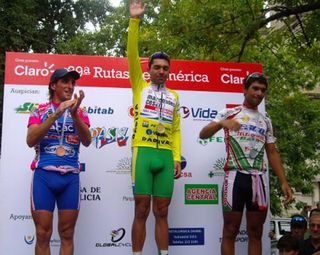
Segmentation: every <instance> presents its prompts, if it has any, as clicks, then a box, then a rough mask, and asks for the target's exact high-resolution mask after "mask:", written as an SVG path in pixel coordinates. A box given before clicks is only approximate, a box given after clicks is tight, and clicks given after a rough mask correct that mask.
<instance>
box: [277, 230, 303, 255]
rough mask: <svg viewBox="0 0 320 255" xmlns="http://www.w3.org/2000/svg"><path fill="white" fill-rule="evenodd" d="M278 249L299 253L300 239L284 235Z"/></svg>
mask: <svg viewBox="0 0 320 255" xmlns="http://www.w3.org/2000/svg"><path fill="white" fill-rule="evenodd" d="M277 248H278V249H279V251H299V239H298V238H296V237H294V236H292V235H290V234H287V235H284V236H282V237H281V238H280V239H279V241H278V243H277Z"/></svg>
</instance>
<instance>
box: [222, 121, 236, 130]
mask: <svg viewBox="0 0 320 255" xmlns="http://www.w3.org/2000/svg"><path fill="white" fill-rule="evenodd" d="M221 125H222V127H224V128H227V129H230V130H233V131H237V130H239V129H240V128H241V125H240V123H239V122H238V121H236V120H233V119H230V120H223V121H221Z"/></svg>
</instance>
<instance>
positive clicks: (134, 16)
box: [128, 1, 181, 255]
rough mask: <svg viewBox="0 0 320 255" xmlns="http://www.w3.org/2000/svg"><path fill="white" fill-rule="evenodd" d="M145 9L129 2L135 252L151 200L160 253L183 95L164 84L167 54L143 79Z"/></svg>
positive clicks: (158, 56) (177, 170)
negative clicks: (140, 34)
mask: <svg viewBox="0 0 320 255" xmlns="http://www.w3.org/2000/svg"><path fill="white" fill-rule="evenodd" d="M145 10H146V5H142V3H141V1H130V17H131V18H130V23H129V32H128V61H129V74H130V82H131V86H132V91H133V104H134V128H133V136H132V147H133V155H132V183H133V193H134V198H135V215H134V221H133V225H132V251H133V254H136V255H141V254H142V249H143V244H144V241H145V237H146V225H145V224H146V220H147V218H148V215H149V212H150V205H151V199H152V210H153V213H154V216H155V239H156V243H157V246H158V249H159V254H161V255H167V254H168V243H169V234H168V221H167V217H168V207H169V204H170V201H171V196H172V192H173V182H174V178H179V177H180V175H181V166H180V158H181V152H180V150H181V148H180V116H179V112H178V110H179V98H178V95H177V93H176V92H175V91H173V90H170V89H168V88H167V87H166V81H167V79H168V77H169V69H170V57H169V56H168V55H167V54H166V53H164V52H156V53H154V54H153V55H151V57H150V59H149V65H148V67H149V68H148V72H149V74H150V80H151V82H150V83H147V82H146V81H145V80H144V79H143V73H142V69H141V65H140V59H139V54H138V29H139V22H140V16H141V15H143V14H144V12H145Z"/></svg>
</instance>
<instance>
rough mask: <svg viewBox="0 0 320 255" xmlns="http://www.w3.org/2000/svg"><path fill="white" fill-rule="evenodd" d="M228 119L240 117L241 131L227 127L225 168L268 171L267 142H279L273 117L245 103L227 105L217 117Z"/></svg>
mask: <svg viewBox="0 0 320 255" xmlns="http://www.w3.org/2000/svg"><path fill="white" fill-rule="evenodd" d="M225 119H234V120H236V121H238V122H239V123H240V125H241V128H240V129H239V130H238V131H232V130H229V129H224V132H225V144H226V150H227V160H226V164H225V166H224V170H225V171H228V170H240V171H243V172H247V173H250V172H252V171H258V172H264V171H265V164H264V160H263V157H264V149H265V144H266V143H275V142H276V138H275V137H274V136H273V130H272V124H271V120H270V119H269V118H268V117H266V116H265V115H263V114H262V113H260V112H259V111H257V110H253V109H248V108H246V107H245V106H238V107H235V108H230V109H223V110H222V111H220V112H219V113H218V115H217V117H216V118H215V119H214V120H213V121H215V122H219V121H221V120H225Z"/></svg>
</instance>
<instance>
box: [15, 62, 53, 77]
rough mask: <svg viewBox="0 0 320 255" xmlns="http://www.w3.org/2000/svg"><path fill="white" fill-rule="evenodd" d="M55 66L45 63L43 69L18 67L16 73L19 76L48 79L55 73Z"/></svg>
mask: <svg viewBox="0 0 320 255" xmlns="http://www.w3.org/2000/svg"><path fill="white" fill-rule="evenodd" d="M53 67H54V64H51V65H48V63H47V62H44V67H43V68H35V67H30V66H25V65H17V66H16V67H15V68H14V73H15V74H16V75H17V76H43V77H47V76H48V75H49V74H51V73H53V71H54V70H53Z"/></svg>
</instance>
